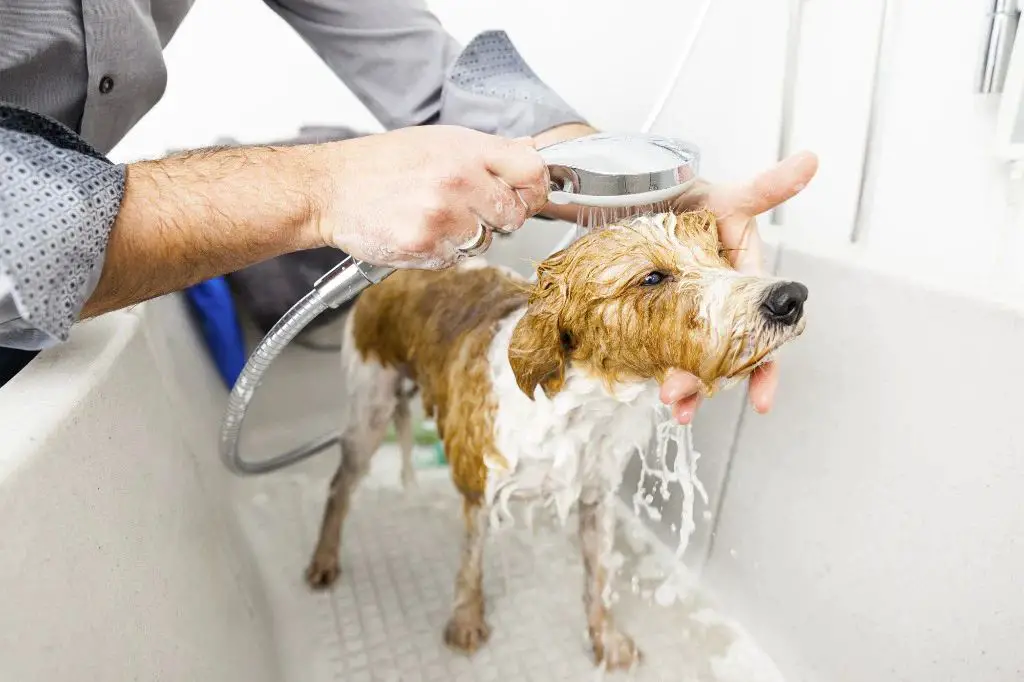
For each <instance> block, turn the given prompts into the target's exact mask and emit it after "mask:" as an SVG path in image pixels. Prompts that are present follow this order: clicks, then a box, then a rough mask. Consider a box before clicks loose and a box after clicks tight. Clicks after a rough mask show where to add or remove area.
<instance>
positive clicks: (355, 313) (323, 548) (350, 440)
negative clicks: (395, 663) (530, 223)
mask: <svg viewBox="0 0 1024 682" xmlns="http://www.w3.org/2000/svg"><path fill="white" fill-rule="evenodd" d="M537 275H538V276H537V280H536V282H535V283H527V282H525V281H523V280H521V279H519V278H517V277H515V276H514V275H511V274H509V273H508V272H507V271H505V270H503V269H498V268H491V267H487V266H482V267H481V266H471V265H470V263H466V264H464V265H463V266H461V267H458V268H454V269H452V270H448V271H445V272H417V271H405V272H399V273H396V274H395V275H393V276H392V277H390V278H389V279H388V280H386V281H385V282H383V283H382V284H379V285H377V286H375V287H372V288H370V289H368V290H367V291H366V292H365V293H364V294H363V295H362V297H361V298H360V299H359V301H358V303H357V304H356V305H355V307H354V308H353V310H352V313H351V315H350V317H349V319H348V321H347V326H346V330H345V338H344V342H343V366H344V384H343V386H344V389H345V391H346V392H347V393H348V396H349V399H348V400H346V402H345V405H346V411H347V413H346V414H345V415H344V419H343V423H342V434H343V435H342V458H341V466H340V467H339V468H338V471H337V473H336V474H335V476H334V478H333V480H332V481H331V484H330V491H329V496H328V500H327V507H326V510H325V512H324V518H323V526H322V530H321V534H320V539H319V542H318V544H317V547H316V550H315V552H314V554H313V557H312V561H311V563H310V566H309V569H308V571H307V580H308V582H309V583H310V584H311V585H312V586H313V587H321V588H322V587H327V586H329V585H331V584H332V583H333V581H334V580H335V579H336V578H337V576H338V574H339V556H338V550H339V545H340V542H341V528H342V524H343V522H344V519H345V514H346V512H347V511H348V506H349V500H350V497H351V495H352V492H353V489H354V488H355V486H356V484H357V483H358V482H359V480H360V478H361V477H362V476H363V475H364V474H365V473H366V471H367V469H368V467H369V462H370V458H371V457H372V455H373V454H374V452H375V451H376V450H377V449H378V447H379V445H380V443H381V440H382V439H383V437H384V435H385V432H386V430H387V427H388V425H389V423H391V422H392V421H395V422H396V426H397V430H398V433H399V438H400V440H402V441H404V443H405V444H404V446H403V449H404V450H405V455H404V456H405V458H406V460H405V462H404V466H403V470H404V472H405V473H404V474H403V478H405V476H406V475H408V474H409V473H411V472H410V467H409V463H408V456H409V455H408V450H409V449H410V447H411V444H410V442H411V435H410V433H411V431H410V429H411V427H410V424H409V407H408V397H409V394H408V388H407V384H408V382H413V383H414V384H415V386H417V387H418V388H419V390H420V391H421V392H422V398H423V403H424V406H425V408H426V410H427V412H428V413H429V414H431V415H433V416H434V418H435V419H436V422H437V425H438V429H439V431H440V435H441V437H442V439H443V441H444V447H445V453H446V455H447V457H448V460H449V463H450V467H451V473H452V477H453V479H454V482H455V485H456V487H457V488H458V490H459V492H460V493H461V495H462V497H463V500H464V516H465V526H466V531H465V540H464V542H465V544H464V549H463V553H462V563H461V568H460V569H459V572H458V575H457V577H456V581H455V598H454V605H453V608H452V615H451V618H450V620H449V621H448V624H447V626H446V627H445V630H444V638H445V641H446V642H447V643H448V644H449V645H450V646H452V647H454V648H457V649H460V650H464V651H467V652H472V651H474V650H475V649H477V647H479V646H480V645H481V644H482V643H483V642H484V641H485V640H486V639H487V637H488V635H489V628H488V625H487V623H486V621H485V619H484V595H483V592H482V587H481V583H482V556H483V549H484V542H485V538H486V535H487V529H488V525H489V520H490V514H491V512H492V510H493V509H494V508H495V506H496V505H497V506H500V505H502V504H504V503H506V502H507V501H508V500H509V499H531V498H532V499H539V500H543V501H545V502H553V503H554V504H555V505H556V507H557V508H558V510H559V512H560V513H561V514H562V515H563V519H564V516H565V515H566V514H567V513H568V511H569V509H570V508H571V507H572V506H573V505H577V504H578V505H579V534H580V540H581V546H582V551H583V563H584V567H585V573H586V578H585V585H584V604H585V610H586V619H587V625H588V629H589V634H590V639H591V643H592V645H593V651H594V656H595V659H596V661H597V662H598V663H599V664H603V665H605V666H607V667H609V668H622V667H629V666H631V665H632V664H633V663H635V662H636V661H637V660H638V658H639V654H638V650H637V648H636V646H635V645H634V643H633V641H632V639H631V638H630V637H629V636H628V635H626V634H623V633H622V632H620V631H619V630H618V629H617V628H616V627H615V624H614V622H613V620H612V617H611V614H610V613H609V609H608V605H607V604H606V603H605V599H604V592H605V589H604V588H605V585H606V584H607V582H608V581H609V580H610V576H609V574H608V571H609V563H608V557H609V554H610V553H611V551H612V535H613V532H614V527H615V503H614V496H615V493H616V489H617V488H618V486H619V483H620V480H621V475H622V470H623V468H624V467H625V465H626V463H627V461H628V459H629V458H630V457H631V456H632V455H633V454H634V453H635V451H636V450H637V448H638V447H642V446H645V445H647V444H648V443H649V442H650V438H651V436H652V433H653V429H654V427H655V420H654V417H655V414H656V412H657V406H658V404H659V401H658V385H659V383H660V382H661V381H662V380H664V379H665V377H666V374H667V372H668V371H669V370H670V369H671V368H680V369H683V370H686V371H689V372H691V373H693V374H695V375H696V376H698V377H699V378H700V380H701V382H702V384H703V389H704V391H705V393H708V394H710V393H712V392H713V391H714V390H715V389H716V388H717V387H718V386H719V384H720V383H722V382H727V381H732V380H737V379H739V378H742V377H744V376H746V375H748V374H749V373H750V372H751V371H752V370H753V369H754V367H756V366H757V365H758V364H759V363H760V362H762V361H763V360H764V359H765V358H766V357H767V356H768V354H769V353H771V352H772V351H774V350H775V349H776V348H778V347H779V346H780V345H782V344H783V343H785V342H786V341H788V340H789V339H791V338H793V337H795V336H797V335H799V334H800V333H801V331H802V330H803V326H804V320H803V314H802V313H803V311H802V308H803V300H804V299H805V298H806V293H807V290H806V289H805V288H804V287H803V286H802V285H799V284H795V283H787V282H782V281H781V280H778V279H776V278H772V277H756V276H747V275H742V274H740V273H739V272H737V271H735V270H734V269H733V268H732V267H731V266H730V265H729V261H728V259H727V258H726V254H725V252H724V251H723V249H722V247H721V245H720V244H719V241H718V231H717V228H716V225H715V221H714V217H713V216H712V215H711V214H710V213H707V212H705V211H699V212H693V213H686V214H681V215H678V216H677V215H674V214H672V213H665V214H658V215H653V216H650V215H649V216H644V217H639V218H635V219H631V220H627V221H624V222H622V223H619V224H616V225H613V226H610V227H608V228H605V229H602V230H598V231H595V232H592V233H590V234H588V235H586V236H584V237H583V238H581V239H580V240H578V241H577V242H575V243H574V244H572V245H571V246H569V247H568V248H567V249H565V250H563V251H561V252H559V253H556V254H554V255H552V256H551V257H549V258H548V259H547V260H545V261H544V262H543V263H541V264H540V266H539V267H538V268H537ZM780 292H781V293H780ZM787 292H788V293H787ZM787 296H788V299H787ZM787 300H788V302H787ZM780 301H781V302H780ZM766 306H767V307H766ZM783 313H784V314H783ZM409 559H410V561H414V560H415V557H410V558H409Z"/></svg>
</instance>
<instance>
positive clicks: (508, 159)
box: [486, 138, 548, 216]
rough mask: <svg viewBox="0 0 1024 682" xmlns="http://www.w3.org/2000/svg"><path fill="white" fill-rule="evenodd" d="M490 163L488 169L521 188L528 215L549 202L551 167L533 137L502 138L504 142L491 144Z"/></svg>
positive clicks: (508, 183) (488, 155)
mask: <svg viewBox="0 0 1024 682" xmlns="http://www.w3.org/2000/svg"><path fill="white" fill-rule="evenodd" d="M486 165H487V170H489V171H490V172H491V173H493V174H494V175H495V176H496V177H498V178H499V179H500V180H501V181H502V182H504V183H505V184H506V185H508V187H510V188H511V189H513V190H516V191H517V193H518V196H519V197H520V198H521V202H522V204H523V205H524V206H525V210H526V214H527V215H528V216H531V215H533V214H535V213H537V212H538V211H540V210H541V209H542V208H544V205H545V204H547V201H548V168H547V165H546V164H545V163H544V159H543V158H542V157H541V155H540V153H539V152H538V151H537V150H536V149H534V148H533V140H531V139H530V138H521V139H517V140H501V141H500V144H494V145H491V146H490V148H489V150H488V152H487V157H486Z"/></svg>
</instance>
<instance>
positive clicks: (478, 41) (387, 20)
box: [264, 0, 584, 137]
mask: <svg viewBox="0 0 1024 682" xmlns="http://www.w3.org/2000/svg"><path fill="white" fill-rule="evenodd" d="M264 1H265V2H266V4H267V5H269V6H270V7H271V8H272V9H273V10H274V11H275V12H277V13H278V14H279V15H280V16H281V17H282V18H284V19H285V21H287V22H288V23H289V24H291V26H292V27H293V28H294V29H295V30H296V31H298V33H299V34H300V35H301V36H302V37H303V39H305V41H306V42H307V43H308V44H309V45H310V46H311V47H312V48H313V49H314V50H315V51H316V53H317V54H318V55H320V57H321V59H323V60H324V62H326V63H327V65H328V66H329V67H330V68H331V69H332V70H333V71H334V73H335V74H337V75H338V77H339V78H340V79H341V80H342V81H343V82H344V83H345V84H346V85H347V86H348V87H349V88H350V89H351V90H352V92H353V93H355V95H356V97H358V98H359V100H360V101H361V102H362V103H363V104H364V105H365V106H366V107H367V108H368V109H369V110H370V112H371V113H372V114H373V115H374V116H375V117H376V118H377V120H379V121H380V122H381V124H383V125H384V127H385V128H388V129H394V128H401V127H405V126H412V125H423V124H427V123H446V124H452V125H462V126H465V127H467V128H475V129H477V130H481V131H483V132H487V133H494V134H497V135H503V136H507V137H519V136H523V135H536V134H537V133H540V132H543V131H544V130H547V129H549V128H553V127H555V126H557V125H561V124H565V123H578V122H583V121H584V119H583V118H582V117H581V116H580V115H579V114H578V113H576V112H575V111H574V110H573V108H572V107H570V106H569V105H568V104H566V103H565V102H564V101H563V100H562V99H561V98H560V97H558V95H557V94H555V93H554V91H552V90H551V89H550V88H548V87H547V86H546V85H545V84H544V83H543V81H541V80H540V78H538V77H537V75H536V74H535V73H534V72H533V71H532V70H531V69H530V68H529V67H528V66H527V65H526V62H525V61H524V60H523V59H522V57H521V56H520V55H519V53H518V52H517V51H516V49H515V47H514V46H513V45H512V43H511V41H510V40H509V39H508V36H507V35H506V34H505V33H504V32H502V31H488V32H485V33H482V34H480V35H479V36H477V37H476V38H474V39H473V40H472V41H471V42H470V44H469V45H467V46H466V48H465V49H464V50H463V49H461V48H460V46H459V44H458V43H457V42H456V41H455V39H454V38H452V37H451V36H450V35H449V34H448V33H447V32H446V31H445V30H444V28H443V27H442V26H441V24H440V22H439V21H438V20H437V18H436V17H435V16H434V15H433V14H431V13H430V11H429V10H428V9H427V6H426V3H425V2H424V0H264Z"/></svg>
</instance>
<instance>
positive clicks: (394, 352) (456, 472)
mask: <svg viewBox="0 0 1024 682" xmlns="http://www.w3.org/2000/svg"><path fill="white" fill-rule="evenodd" d="M526 300H527V291H526V289H525V287H524V286H523V283H522V281H521V280H520V279H518V278H517V277H516V276H515V275H513V274H510V273H508V272H506V271H505V270H503V269H500V268H495V267H488V266H483V267H480V266H471V265H468V264H467V265H463V266H461V267H457V268H452V269H450V270H446V271H443V272H430V271H416V270H405V271H400V272H396V273H395V274H394V275H392V276H391V277H389V278H388V279H387V280H385V281H384V282H382V283H381V284H378V285H377V286H374V287H371V288H370V289H367V290H366V291H365V292H364V293H363V295H362V296H360V298H359V300H358V302H357V303H356V305H355V307H354V308H353V310H352V313H351V316H350V319H349V320H348V324H347V327H346V334H345V339H344V342H343V358H344V359H343V362H344V369H345V382H346V385H345V387H344V390H345V391H346V394H347V395H348V396H349V398H348V401H349V403H350V404H351V408H349V409H350V414H348V415H346V418H345V419H344V421H343V426H344V427H345V430H346V431H347V432H349V433H352V432H358V431H361V430H364V428H365V427H363V426H361V425H364V424H365V425H367V426H368V427H369V430H370V431H371V432H372V433H366V434H365V435H366V436H367V437H368V439H369V440H371V441H372V440H378V438H379V436H378V432H379V431H380V427H381V425H383V428H385V429H386V426H387V422H388V421H389V420H390V419H391V417H392V416H394V417H395V420H396V425H397V427H398V431H399V436H400V440H401V436H402V433H403V432H404V430H405V429H406V428H407V425H406V424H403V423H402V421H401V420H403V419H407V406H406V404H405V394H406V393H407V391H405V390H403V388H402V384H403V382H404V381H412V382H413V383H414V384H415V385H416V386H417V387H418V388H419V390H420V392H421V397H422V401H423V406H424V409H425V410H426V412H427V414H430V415H432V416H433V417H434V418H435V420H436V422H437V426H438V431H439V433H440V434H441V437H442V438H444V440H445V451H446V454H447V456H448V459H449V463H450V464H451V466H452V473H453V477H454V479H455V482H456V484H457V485H458V486H459V488H460V490H461V491H462V492H463V493H464V494H470V495H473V496H475V495H478V494H482V492H483V486H484V480H483V478H482V472H483V467H482V466H480V464H481V462H482V458H483V457H484V456H485V455H486V454H488V453H489V452H490V451H491V450H492V449H493V443H492V441H493V429H492V428H491V426H492V424H493V422H492V416H493V405H491V404H490V403H491V402H492V401H493V397H492V395H491V391H490V376H489V370H488V368H489V365H488V363H486V362H481V361H480V360H482V358H483V356H485V355H486V353H487V350H488V347H489V346H490V343H491V340H492V339H493V337H494V333H495V330H496V328H497V325H498V323H499V322H500V321H501V320H502V319H504V318H506V317H507V316H508V315H510V314H511V313H513V312H515V311H516V310H517V309H519V308H522V307H523V306H525V305H526ZM389 391H390V392H392V393H393V394H394V395H395V397H394V398H391V397H389V396H388V395H386V394H387V393H388V392H389ZM360 404H361V406H360ZM449 420H453V421H454V420H458V421H459V422H460V423H461V424H462V425H463V428H460V429H459V430H458V432H452V433H447V432H446V430H445V424H446V423H447V422H449ZM465 425H475V426H470V427H469V428H465ZM359 445H360V447H361V448H365V447H369V445H370V444H369V443H365V444H364V443H360V444H359ZM404 449H406V448H403V450H404Z"/></svg>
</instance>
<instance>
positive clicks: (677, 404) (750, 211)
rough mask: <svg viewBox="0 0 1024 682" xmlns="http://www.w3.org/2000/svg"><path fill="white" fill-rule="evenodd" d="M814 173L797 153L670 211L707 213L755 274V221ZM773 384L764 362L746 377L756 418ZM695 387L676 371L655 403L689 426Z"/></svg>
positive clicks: (684, 199) (688, 196) (736, 261)
mask: <svg viewBox="0 0 1024 682" xmlns="http://www.w3.org/2000/svg"><path fill="white" fill-rule="evenodd" d="M596 132H597V130H596V129H594V128H591V127H590V126H587V125H582V124H572V125H566V126H559V127H557V128H553V129H551V130H549V131H545V132H544V133H541V134H540V135H538V136H536V137H535V138H534V140H535V142H536V144H537V148H538V149H540V148H543V147H546V146H548V145H550V144H554V143H556V142H561V141H562V140H568V139H571V138H574V137H582V136H584V135H590V134H592V133H596ZM817 170H818V158H817V157H816V156H815V155H814V154H812V153H811V152H800V153H798V154H794V155H793V156H790V157H789V158H788V159H785V160H784V161H782V162H781V163H779V164H778V165H776V166H775V167H774V168H771V169H769V170H767V171H765V172H764V173H761V174H760V175H758V176H757V177H755V178H754V179H753V180H751V181H750V182H747V183H743V184H738V185H711V184H709V183H707V182H705V181H703V180H698V181H697V182H696V183H695V184H694V186H693V187H691V188H690V190H689V191H687V192H686V193H685V194H683V195H682V196H681V197H679V199H678V200H676V201H675V202H674V204H673V209H674V210H676V211H689V210H695V209H698V208H707V209H708V210H710V211H711V212H712V213H714V214H715V217H716V218H717V219H718V236H719V238H720V239H721V241H722V244H723V245H724V246H725V248H727V249H729V253H730V259H731V260H732V262H733V265H734V266H735V267H736V268H737V269H738V270H741V271H744V272H751V273H757V272H761V270H762V268H763V263H762V262H761V248H762V243H761V236H760V235H759V234H758V231H757V220H756V216H758V215H759V214H761V213H764V212H766V211H770V210H772V209H773V208H775V207H776V206H778V205H779V204H781V203H783V202H785V201H787V200H789V199H791V198H792V197H793V196H795V195H796V194H797V193H799V192H800V191H801V190H802V189H803V188H804V187H805V186H806V185H807V183H808V182H810V181H811V178H813V177H814V174H815V173H816V172H817ZM575 211H576V209H575V207H572V206H548V207H546V208H545V209H544V211H543V213H545V214H546V215H549V216H551V217H553V218H560V219H563V220H569V221H572V220H575ZM778 383H779V371H778V367H777V366H776V365H775V363H773V362H766V363H764V364H763V365H761V366H760V367H758V368H757V369H756V370H755V371H754V373H753V374H752V375H751V377H750V402H751V404H752V405H753V406H754V409H755V410H757V411H758V412H760V413H762V414H763V413H765V412H768V410H770V409H771V408H772V403H773V401H774V399H775V389H776V387H777V386H778ZM699 386H700V382H699V380H698V379H697V377H695V376H693V375H692V374H690V373H688V372H682V371H676V372H673V373H672V374H670V375H669V377H668V378H667V379H666V380H665V382H664V383H663V384H662V386H661V400H662V402H664V403H665V404H666V405H670V406H671V408H672V414H673V415H674V416H675V418H676V420H678V421H679V423H680V424H689V423H690V422H691V421H692V420H693V415H694V413H695V412H696V411H697V408H698V407H699V406H700V402H701V400H702V397H703V396H702V395H701V394H700V391H699Z"/></svg>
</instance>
